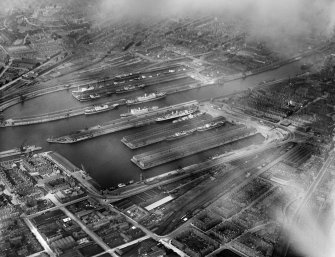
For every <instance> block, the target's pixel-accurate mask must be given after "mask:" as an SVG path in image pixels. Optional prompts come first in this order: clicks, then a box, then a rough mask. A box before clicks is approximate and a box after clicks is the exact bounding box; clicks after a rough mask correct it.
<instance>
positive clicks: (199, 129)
mask: <svg viewBox="0 0 335 257" xmlns="http://www.w3.org/2000/svg"><path fill="white" fill-rule="evenodd" d="M223 125H224V123H218V124H216V125H214V126H211V127H208V128H198V129H197V131H199V132H203V131H207V130H211V129H215V128H219V127H221V126H223Z"/></svg>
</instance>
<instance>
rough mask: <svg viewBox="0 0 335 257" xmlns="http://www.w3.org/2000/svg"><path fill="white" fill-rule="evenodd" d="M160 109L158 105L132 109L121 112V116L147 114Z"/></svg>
mask: <svg viewBox="0 0 335 257" xmlns="http://www.w3.org/2000/svg"><path fill="white" fill-rule="evenodd" d="M157 109H158V106H152V107H144V108H136V109H131V110H130V112H127V113H123V114H120V116H121V117H128V116H136V115H141V114H145V113H148V112H151V111H155V110H157Z"/></svg>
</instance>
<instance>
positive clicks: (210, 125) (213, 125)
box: [197, 121, 225, 132]
mask: <svg viewBox="0 0 335 257" xmlns="http://www.w3.org/2000/svg"><path fill="white" fill-rule="evenodd" d="M224 124H225V122H224V121H217V122H210V123H207V124H205V125H203V126H200V127H197V130H198V131H199V132H202V131H206V130H210V129H214V128H218V127H221V126H223V125H224Z"/></svg>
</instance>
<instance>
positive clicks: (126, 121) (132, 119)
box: [47, 101, 198, 144]
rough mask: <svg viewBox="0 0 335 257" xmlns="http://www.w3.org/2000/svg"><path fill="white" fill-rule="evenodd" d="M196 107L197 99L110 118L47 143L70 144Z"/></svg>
mask: <svg viewBox="0 0 335 257" xmlns="http://www.w3.org/2000/svg"><path fill="white" fill-rule="evenodd" d="M192 108H198V101H190V102H186V103H180V104H176V105H172V106H167V107H163V108H159V109H157V110H155V111H151V112H147V113H145V114H141V115H134V116H129V117H126V118H120V119H116V120H112V121H110V122H107V123H105V124H103V125H97V126H94V127H90V128H88V129H83V130H79V131H77V132H74V133H72V134H69V135H65V136H61V137H58V138H48V140H47V141H48V142H49V143H60V144H71V143H76V142H80V141H84V140H88V139H91V138H95V137H98V136H102V135H107V134H110V133H114V132H117V131H121V130H125V129H130V128H134V127H141V126H144V125H148V124H152V123H155V119H156V118H157V117H160V116H162V115H164V114H165V113H167V112H169V111H179V110H184V109H192Z"/></svg>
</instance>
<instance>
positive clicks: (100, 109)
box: [85, 104, 119, 115]
mask: <svg viewBox="0 0 335 257" xmlns="http://www.w3.org/2000/svg"><path fill="white" fill-rule="evenodd" d="M117 106H119V104H112V105H108V104H101V105H94V106H92V107H88V108H86V109H85V114H86V115H90V114H94V113H99V112H105V111H108V110H113V109H114V108H115V107H117Z"/></svg>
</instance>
